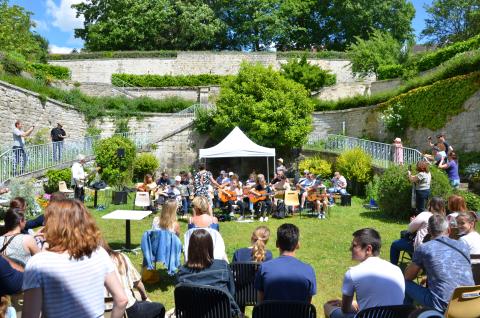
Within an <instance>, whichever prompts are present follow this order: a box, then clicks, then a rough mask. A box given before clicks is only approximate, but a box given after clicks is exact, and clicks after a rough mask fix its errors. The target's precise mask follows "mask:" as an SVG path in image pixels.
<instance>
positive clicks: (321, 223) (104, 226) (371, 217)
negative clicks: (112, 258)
mask: <svg viewBox="0 0 480 318" xmlns="http://www.w3.org/2000/svg"><path fill="white" fill-rule="evenodd" d="M87 206H89V208H91V206H92V203H90V202H89V203H87ZM122 208H123V209H131V204H127V205H125V206H114V205H110V206H109V207H108V209H106V210H104V211H96V210H94V209H91V211H92V212H93V214H94V215H95V217H96V219H97V222H98V225H99V227H100V229H101V231H102V233H103V235H104V236H105V238H106V239H107V241H108V242H109V243H110V244H111V245H112V247H114V248H119V247H121V246H123V245H124V243H125V222H124V221H116V220H104V219H101V216H102V215H105V214H106V213H108V212H110V211H112V210H114V209H122ZM330 211H331V214H330V217H329V218H327V219H326V220H318V219H316V218H314V217H305V216H302V218H299V217H298V216H294V217H289V218H286V219H283V220H276V219H271V220H269V221H268V222H267V223H260V222H258V221H256V222H253V223H237V222H224V223H221V224H220V232H221V233H222V236H223V238H224V240H225V245H226V247H227V254H228V256H229V257H230V258H231V257H232V255H233V252H234V251H235V250H236V249H237V248H241V247H245V246H248V244H249V240H250V235H251V232H252V231H253V230H254V228H255V227H257V226H259V225H260V224H263V225H267V226H268V227H269V228H270V231H271V232H272V235H271V238H270V241H269V242H268V248H269V249H271V250H272V252H273V254H274V257H276V256H278V250H277V249H276V248H275V235H276V229H277V227H278V226H279V225H280V224H282V223H286V222H289V223H293V224H296V225H297V226H298V227H299V228H300V245H301V246H300V249H299V250H298V253H297V256H298V258H299V259H301V260H302V261H304V262H307V263H309V264H311V265H312V266H313V268H314V269H315V272H316V275H317V295H315V296H314V297H313V304H314V305H315V306H316V307H317V312H318V316H319V317H322V316H323V309H322V305H323V303H324V302H326V301H327V300H329V299H331V298H337V297H340V296H341V291H340V290H341V284H342V280H343V275H344V273H345V271H346V270H347V269H348V267H349V266H352V264H354V263H353V262H352V261H351V257H350V252H349V247H350V243H351V239H352V236H351V235H352V233H353V232H354V231H355V230H357V229H360V228H362V227H373V228H375V229H377V230H378V231H379V232H380V234H381V236H382V242H383V248H382V253H381V256H382V257H383V258H385V259H388V257H389V250H390V244H391V243H392V241H393V240H395V239H397V238H398V237H399V232H400V230H402V229H405V228H406V225H407V223H406V222H405V223H398V222H395V221H392V220H388V219H384V218H382V216H381V214H380V213H379V212H374V211H367V210H365V209H364V208H363V207H362V202H361V200H360V199H356V198H354V200H353V202H352V206H351V207H340V206H335V207H333V208H331V210H330ZM152 219H153V215H150V216H149V217H147V218H146V219H144V220H142V221H139V222H136V221H132V228H131V233H132V244H133V246H138V245H139V244H140V240H141V236H142V234H143V232H144V231H146V230H148V229H150V227H151V223H152ZM182 222H183V223H182V233H184V232H185V230H186V228H187V224H186V221H184V220H182ZM181 239H182V240H183V235H182V237H181ZM129 256H130V258H131V260H132V262H133V263H134V264H135V266H137V268H138V269H139V270H140V269H141V263H142V255H141V252H139V253H138V254H137V255H134V254H129ZM158 268H161V266H160V265H159V266H158ZM160 272H161V282H160V283H158V284H154V285H146V288H147V291H148V293H149V295H150V298H151V299H152V300H154V301H159V302H161V303H163V304H164V305H165V307H166V308H167V310H168V309H170V308H172V307H174V299H173V289H174V284H175V283H174V278H171V277H169V276H168V275H167V274H166V271H165V270H163V269H160ZM248 313H249V309H248V308H247V315H248Z"/></svg>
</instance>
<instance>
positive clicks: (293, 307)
mask: <svg viewBox="0 0 480 318" xmlns="http://www.w3.org/2000/svg"><path fill="white" fill-rule="evenodd" d="M278 317H282V318H316V317H317V310H316V309H315V306H313V305H312V304H310V303H306V302H301V301H284V300H267V301H264V302H262V303H261V304H258V305H256V306H255V307H253V318H278Z"/></svg>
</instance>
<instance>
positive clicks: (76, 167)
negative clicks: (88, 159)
mask: <svg viewBox="0 0 480 318" xmlns="http://www.w3.org/2000/svg"><path fill="white" fill-rule="evenodd" d="M85 177H86V174H85V170H83V165H82V164H81V163H80V162H74V163H73V165H72V179H73V180H74V181H75V182H74V185H77V186H78V187H83V185H84V182H85Z"/></svg>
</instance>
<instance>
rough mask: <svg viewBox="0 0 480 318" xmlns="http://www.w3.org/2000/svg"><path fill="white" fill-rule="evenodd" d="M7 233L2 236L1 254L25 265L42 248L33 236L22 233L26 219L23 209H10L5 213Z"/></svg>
mask: <svg viewBox="0 0 480 318" xmlns="http://www.w3.org/2000/svg"><path fill="white" fill-rule="evenodd" d="M4 221H5V228H4V229H5V234H3V235H2V236H0V254H3V255H5V256H8V257H9V258H10V259H12V260H14V261H16V262H18V263H19V264H21V265H23V266H25V264H27V262H28V260H29V259H30V258H31V257H32V256H33V255H35V254H37V253H38V252H40V249H39V248H38V246H37V243H36V242H35V239H34V238H33V236H31V235H28V234H22V230H23V229H24V227H25V224H26V219H25V214H24V212H23V210H20V209H16V208H14V209H12V208H10V209H8V210H7V213H5V219H4Z"/></svg>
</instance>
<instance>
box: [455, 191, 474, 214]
mask: <svg viewBox="0 0 480 318" xmlns="http://www.w3.org/2000/svg"><path fill="white" fill-rule="evenodd" d="M455 194H458V195H460V196H462V197H463V198H464V199H465V203H466V204H467V208H468V209H469V210H471V211H475V212H477V211H479V212H480V196H479V195H477V194H475V193H472V192H469V191H456V193H455Z"/></svg>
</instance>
